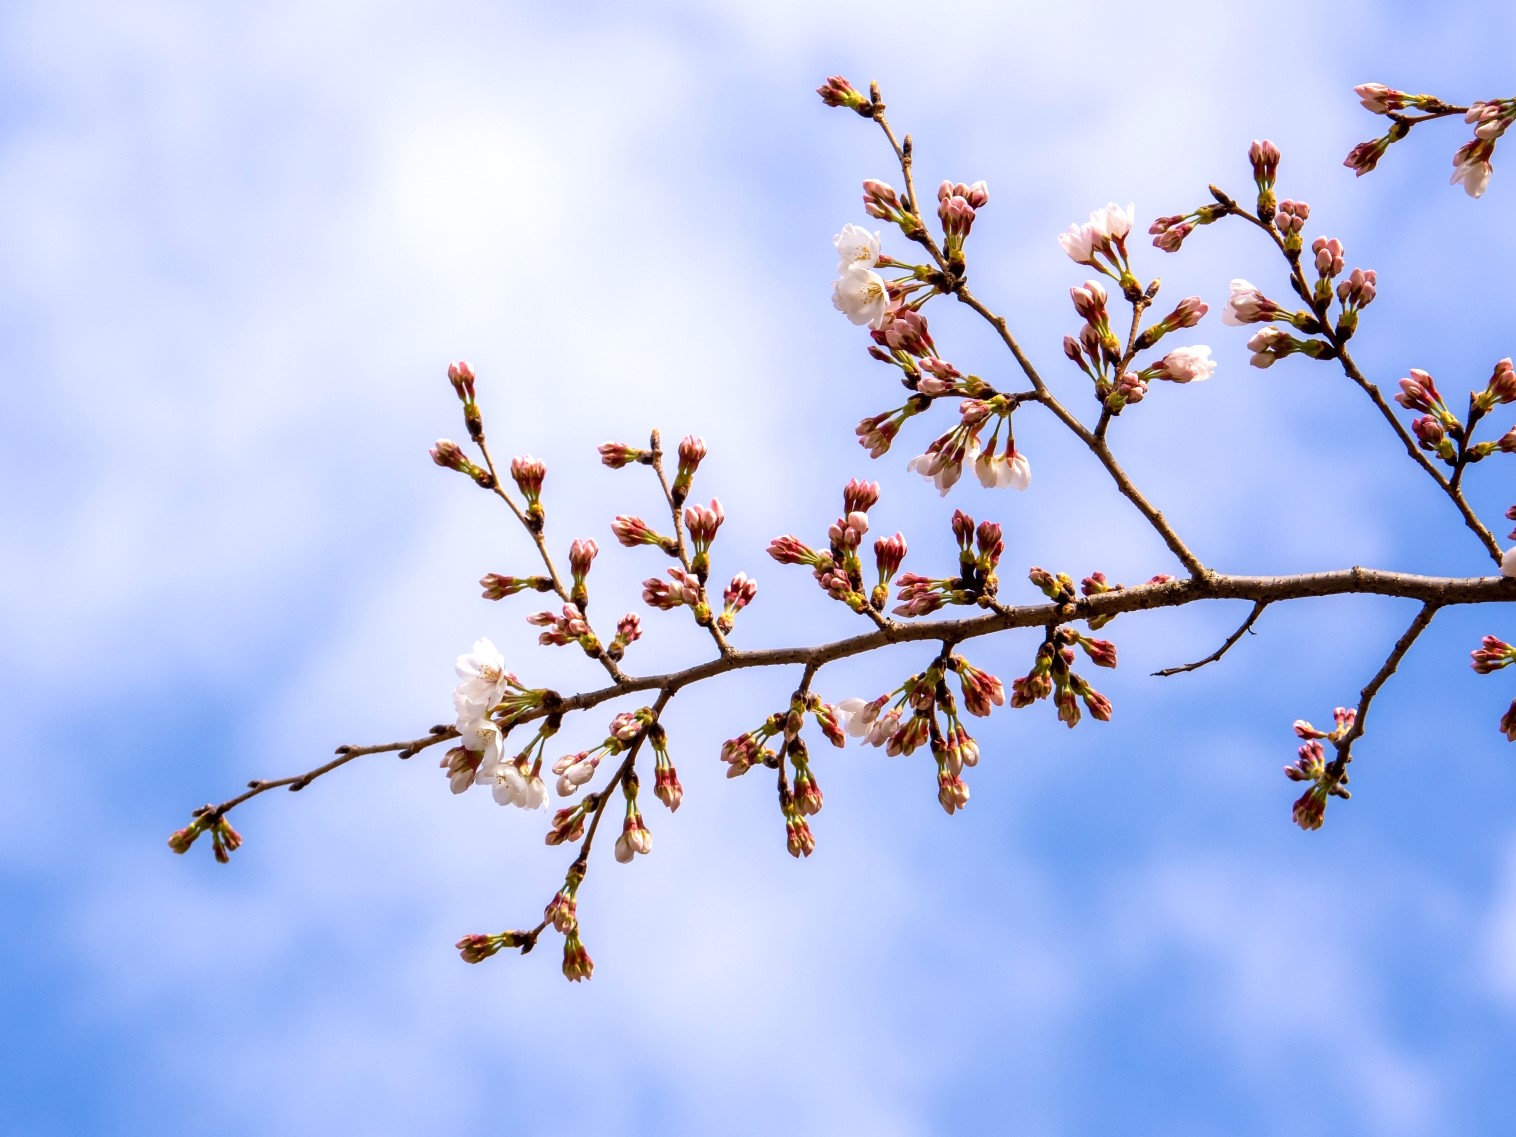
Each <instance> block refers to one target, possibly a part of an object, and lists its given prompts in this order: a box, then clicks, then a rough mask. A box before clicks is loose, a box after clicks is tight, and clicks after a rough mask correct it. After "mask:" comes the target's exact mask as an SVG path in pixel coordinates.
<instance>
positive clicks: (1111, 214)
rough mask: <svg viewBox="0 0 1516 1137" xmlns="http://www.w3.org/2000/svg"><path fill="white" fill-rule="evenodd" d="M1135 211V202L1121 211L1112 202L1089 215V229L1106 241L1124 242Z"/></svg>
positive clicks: (1130, 229)
mask: <svg viewBox="0 0 1516 1137" xmlns="http://www.w3.org/2000/svg"><path fill="white" fill-rule="evenodd" d="M1136 211H1137V203H1136V202H1133V203H1132V204H1130V205H1128V206H1127V207H1126V208H1125V209H1122V208H1121V206H1119V205H1117V204H1116V203H1115V202H1114V201H1113V202H1111V203H1110V204H1109V205H1107V206H1105V208H1103V209H1097V210H1095V211H1094V212H1092V213H1091V214H1090V227H1091V228H1092V229H1093V230H1094V231H1095V233H1096V234H1097V235H1098V236H1099V237H1103V238H1104V239H1105V240H1107V241H1125V240H1126V238H1127V234H1128V233H1130V232H1131V231H1132V217H1133V216H1134V214H1135V213H1136Z"/></svg>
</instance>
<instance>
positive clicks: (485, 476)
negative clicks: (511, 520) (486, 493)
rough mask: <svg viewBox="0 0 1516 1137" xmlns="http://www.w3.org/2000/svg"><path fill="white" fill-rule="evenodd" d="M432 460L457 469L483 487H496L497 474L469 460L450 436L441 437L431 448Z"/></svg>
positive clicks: (450, 468) (488, 488) (444, 466)
mask: <svg viewBox="0 0 1516 1137" xmlns="http://www.w3.org/2000/svg"><path fill="white" fill-rule="evenodd" d="M431 454H432V461H433V462H435V463H437V465H439V466H441V467H442V468H443V469H444V470H457V471H458V472H459V473H460V474H463V475H465V476H466V477H470V478H473V479H474V483H475V484H476V485H478V486H479V487H480V488H481V489H487V490H492V489H494V488H495V475H494V474H491V473H490V472H489V471H488V470H486V469H485V468H484V467H483V466H480V465H477V464H476V463H474V462H471V461H470V460H469V457H468V455H467V454H465V453H464V452H463V447H461V446H459V445H458V444H457V443H456V442H454V441H453V440H452V439H450V438H439V439H438V440H437V444H436V445H435V446H433V447H432V450H431Z"/></svg>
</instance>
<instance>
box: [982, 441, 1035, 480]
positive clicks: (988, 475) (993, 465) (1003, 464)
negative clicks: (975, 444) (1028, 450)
mask: <svg viewBox="0 0 1516 1137" xmlns="http://www.w3.org/2000/svg"><path fill="white" fill-rule="evenodd" d="M1007 449H1008V450H1009V453H995V454H992V453H990V452H989V451H985V452H984V453H983V454H980V455H979V457H977V458H975V459H974V474H975V476H977V477H978V478H979V484H980V485H982V486H983V487H984V488H985V489H987V490H994V489H1005V488H1006V487H1010V488H1011V489H1016V490H1024V489H1026V488H1027V486H1029V485H1031V484H1032V464H1031V463H1030V462H1028V461H1027V458H1026V455H1025V454H1023V453H1021V451H1019V450H1017V449H1015V448H1014V447H1008V448H1007Z"/></svg>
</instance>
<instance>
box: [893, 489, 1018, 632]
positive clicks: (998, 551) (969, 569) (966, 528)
mask: <svg viewBox="0 0 1516 1137" xmlns="http://www.w3.org/2000/svg"><path fill="white" fill-rule="evenodd" d="M952 526H953V536H954V537H955V538H956V539H957V541H958V573H957V575H955V576H949V577H927V576H922V575H920V574H919V573H913V572H908V573H903V574H901V576H900V577H899V579H898V580H897V581H896V585H897V587H898V589H899V591H898V593H897V599H898V601H899V603H898V604H897V605H896V607H895V609H894V612H895V615H897V616H905V617H907V618H911V617H916V616H925V615H927V614H928V613H931V612H935V611H937V609H939V608H941V607H943V606H944V605H948V604H979V603H980V601H981V598H984V599H992V598H993V597H994V596H995V594H996V592H997V591H999V588H1000V577H999V575H998V574H997V572H996V569H997V567H998V566H999V564H1000V557H1001V555H1002V554H1003V553H1004V552H1005V539H1004V536H1003V533H1002V531H1001V528H1000V526H999V524H997V523H996V522H993V521H985V522H982V523H980V524H979V525H977V526H976V525H975V524H974V519H973V518H972V517H970V516H969V515H968V514H966V513H964V512H963V510H961V509H958V510H954V511H953V520H952Z"/></svg>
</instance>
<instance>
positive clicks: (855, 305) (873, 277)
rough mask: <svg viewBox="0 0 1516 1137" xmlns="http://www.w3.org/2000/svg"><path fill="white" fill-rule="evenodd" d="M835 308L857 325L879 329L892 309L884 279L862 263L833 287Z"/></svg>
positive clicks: (848, 269) (833, 304)
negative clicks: (867, 325) (866, 325)
mask: <svg viewBox="0 0 1516 1137" xmlns="http://www.w3.org/2000/svg"><path fill="white" fill-rule="evenodd" d="M832 307H834V308H836V309H837V311H839V312H841V313H843V314H844V315H845V316H847V318H848V319H849V320H851V321H852V322H853V323H855V324H869V325H871V326H873V327H876V328H877V327H880V326H881V325H883V323H884V318H885V316H886V315H888V313H889V309H890V294H889V290H888V289H887V288H886V287H885V284H884V277H882V276H880V275H879V274H878V273H877V272H874V271H873V270H872V269H867V268H865V267H864V266H863V265H862V264H854V265H852V266H850V267H849V268H847V269H846V270H844V271H843V273H842V275H841V276H839V277H838V278H837V282H836V283H835V284H833V285H832Z"/></svg>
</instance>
